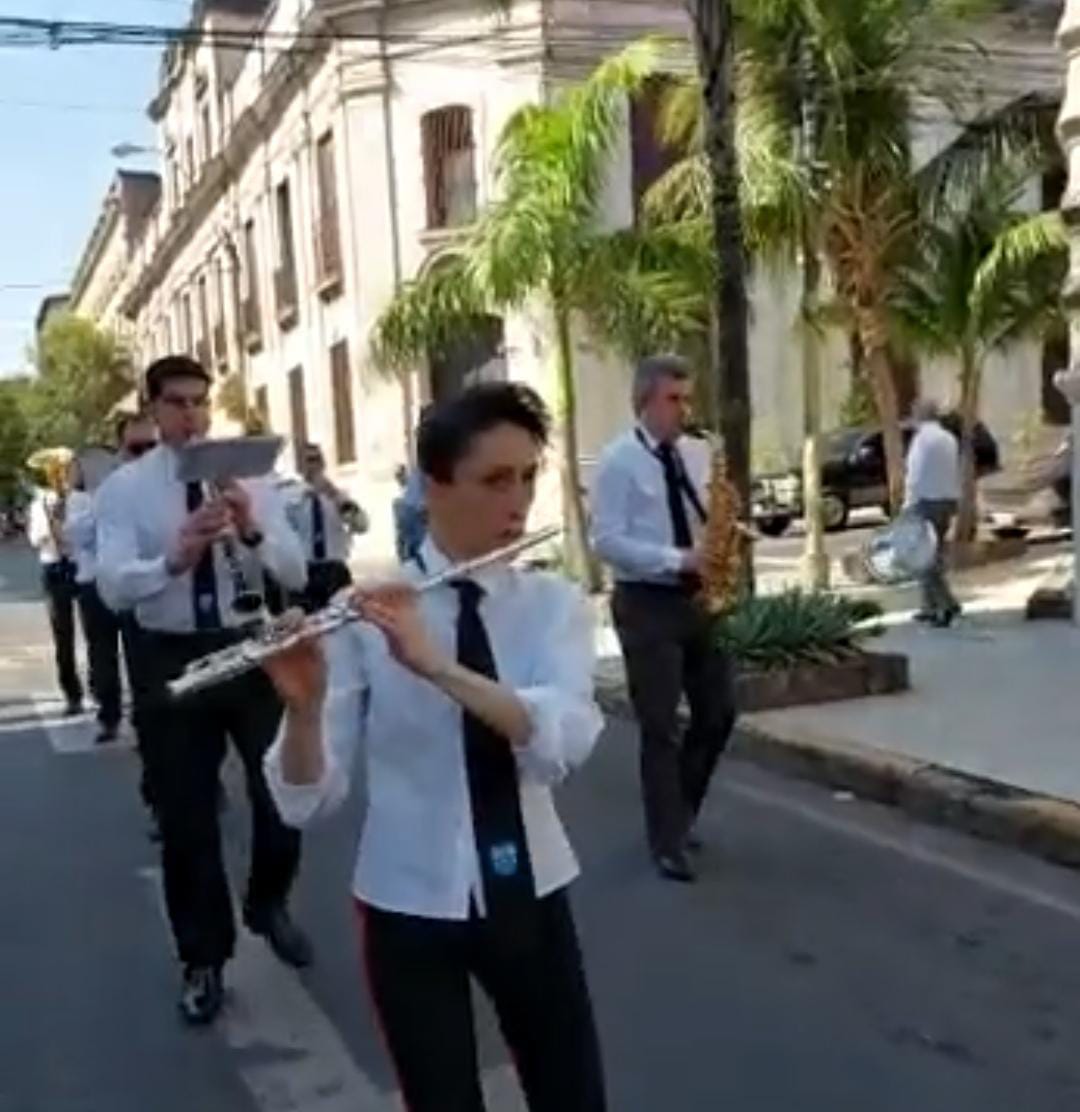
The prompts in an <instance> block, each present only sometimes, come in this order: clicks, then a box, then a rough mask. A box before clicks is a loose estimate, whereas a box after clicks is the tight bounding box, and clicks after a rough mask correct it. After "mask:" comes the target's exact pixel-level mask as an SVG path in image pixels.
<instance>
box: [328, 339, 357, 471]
mask: <svg viewBox="0 0 1080 1112" xmlns="http://www.w3.org/2000/svg"><path fill="white" fill-rule="evenodd" d="M330 385H331V390H332V393H333V398H334V443H335V445H336V447H337V461H338V463H354V462H355V461H356V422H355V420H354V417H353V396H352V377H351V375H350V373H349V344H348V341H346V340H340V341H339V342H338V343H336V344H334V346H333V347H332V348H331V349H330Z"/></svg>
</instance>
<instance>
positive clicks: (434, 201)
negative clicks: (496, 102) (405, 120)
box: [420, 104, 476, 229]
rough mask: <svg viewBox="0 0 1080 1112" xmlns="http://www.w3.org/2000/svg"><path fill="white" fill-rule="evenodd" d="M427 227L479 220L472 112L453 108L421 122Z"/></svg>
mask: <svg viewBox="0 0 1080 1112" xmlns="http://www.w3.org/2000/svg"><path fill="white" fill-rule="evenodd" d="M420 132H421V142H422V144H423V156H424V185H425V188H426V190H427V226H428V228H430V229H438V228H460V227H461V226H462V225H464V224H471V223H472V222H473V221H474V220H475V219H476V145H475V142H474V140H473V125H472V112H471V110H470V109H468V108H466V107H464V106H463V105H457V104H456V105H450V106H448V107H446V108H438V109H436V110H435V111H434V112H428V113H427V115H425V116H424V117H423V118H422V119H421V120H420Z"/></svg>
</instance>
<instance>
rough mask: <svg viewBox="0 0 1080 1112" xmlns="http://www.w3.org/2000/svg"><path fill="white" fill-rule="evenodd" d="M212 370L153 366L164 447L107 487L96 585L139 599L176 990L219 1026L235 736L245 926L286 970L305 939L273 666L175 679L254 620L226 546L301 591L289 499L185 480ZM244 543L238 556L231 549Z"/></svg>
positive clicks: (117, 598)
mask: <svg viewBox="0 0 1080 1112" xmlns="http://www.w3.org/2000/svg"><path fill="white" fill-rule="evenodd" d="M209 389H210V378H209V375H208V374H207V373H206V371H205V370H204V369H203V368H202V366H200V365H199V363H197V362H195V361H194V360H192V359H189V358H187V357H186V356H168V357H166V358H164V359H160V360H158V361H157V362H156V363H154V364H152V365H151V366H150V368H149V369H148V370H147V372H146V390H147V395H148V398H149V404H150V409H151V412H152V413H153V416H154V420H155V422H156V424H157V426H158V431H159V434H160V439H161V443H160V444H159V446H158V447H157V448H155V449H154V450H153V451H151V452H148V453H146V454H145V455H144V456H143V457H142V458H141V459H138V460H135V461H134V462H132V463H131V464H129V465H128V466H126V467H123V468H120V469H119V470H118V471H116V472H115V473H114V474H113V475H111V476H110V477H109V478H108V480H106V482H105V483H104V484H103V485H102V487H101V488H100V490H99V491H98V497H97V510H98V531H97V540H98V553H99V565H98V584H99V587H100V589H101V592H102V595H103V597H104V598H105V601H106V602H107V603H108V604H109V605H110V606H112V607H113V609H115V610H123V609H125V608H128V607H133V608H134V612H135V619H136V621H137V623H138V627H139V632H138V639H139V652H140V660H141V671H142V681H143V684H144V686H145V691H146V696H145V698H146V706H145V720H146V735H147V743H146V760H147V767H148V771H149V775H150V782H151V788H152V792H153V798H154V802H155V804H156V807H157V811H158V818H159V820H160V824H161V835H162V868H163V872H164V881H165V897H166V903H167V906H168V912H169V921H170V923H171V925H172V930H173V935H174V937H175V940H176V947H177V951H178V953H179V957H180V961H181V963H182V966H183V984H182V990H181V996H180V1002H179V1003H180V1010H181V1013H182V1015H183V1017H184V1019H185V1020H187V1021H188V1022H189V1023H193V1024H201V1023H208V1022H210V1021H211V1020H212V1019H213V1018H214V1017H215V1016H216V1015H217V1013H218V1011H219V1010H220V1008H221V1005H222V1001H223V992H224V989H223V980H222V969H223V967H224V965H225V963H226V961H227V960H228V958H229V957H230V956H231V954H232V951H233V946H234V941H235V926H234V923H233V914H232V905H231V902H230V897H229V888H228V883H227V880H226V875H225V869H224V866H223V864H222V858H221V845H220V835H219V830H218V782H219V781H218V773H219V769H220V767H221V763H222V760H223V758H224V756H225V747H226V742H227V740H231V741H232V743H233V744H234V745H235V747H236V749H237V751H238V752H239V755H240V758H241V760H242V762H243V764H244V769H245V772H246V774H247V786H248V796H249V799H250V802H251V810H252V822H253V834H252V851H251V853H252V860H251V872H250V878H249V882H248V889H247V895H246V899H245V901H244V921H245V923H246V925H247V926H248V928H249V929H251V930H252V931H254V932H255V933H256V934H260V935H262V936H264V937H265V939H266V940H267V942H268V943H269V945H270V946H271V948H272V949H273V950H274V952H275V953H276V954H277V955H278V956H279V957H280V958H281V959H282V960H283V961H285V962H287V963H288V964H290V965H293V966H297V967H300V966H303V965H306V964H308V963H309V962H310V960H311V947H310V944H309V942H308V940H307V938H306V937H305V936H304V934H303V933H302V932H301V931H300V929H299V928H298V927H297V926H296V925H295V924H294V923H293V921H292V919H291V917H290V916H289V913H288V908H287V900H288V896H289V891H290V889H291V887H292V883H293V880H294V878H295V875H296V871H297V867H298V864H299V860H300V838H299V835H298V833H297V832H296V831H295V830H293V829H291V828H289V827H286V826H285V825H284V824H283V823H282V821H281V819H280V818H279V816H278V814H277V811H276V810H275V808H274V804H273V801H272V800H271V798H270V795H269V792H268V790H267V786H266V782H265V779H264V776H263V770H262V760H263V756H264V755H265V752H266V750H267V748H268V747H269V745H270V743H271V742H272V740H273V738H274V735H275V733H276V732H277V729H278V724H279V722H280V718H281V703H280V701H279V700H278V699H277V697H276V695H275V693H274V689H273V686H272V685H271V683H270V682H269V680H267V678H266V677H265V675H263V674H262V673H259V672H253V673H250V674H248V675H246V676H242V677H239V678H237V679H235V680H234V681H232V682H231V683H229V684H226V685H224V686H222V687H220V688H218V689H216V690H214V691H211V692H207V693H204V694H202V695H200V696H199V697H195V698H192V699H190V700H189V701H184V702H170V701H169V699H168V697H167V695H166V693H165V684H166V682H167V681H168V680H170V679H172V678H175V677H176V676H177V675H179V674H180V673H181V672H182V671H183V669H184V667H185V665H186V664H187V663H188V662H190V661H192V660H194V659H196V658H198V657H201V656H204V655H205V654H207V653H208V652H212V651H216V650H218V649H221V648H223V647H225V646H226V645H229V644H233V643H234V642H236V641H237V640H239V639H240V638H241V637H242V636H243V634H242V632H241V629H240V628H239V627H241V626H242V625H243V624H244V623H247V622H250V619H251V615H250V614H249V613H246V612H241V610H240V609H239V607H238V606H237V605H236V603H238V602H239V601H240V599H239V594H240V585H238V583H237V577H236V575H235V574H234V568H232V567H230V566H228V565H230V564H231V563H232V561H231V560H230V559H229V558H228V553H227V552H226V551H225V543H224V542H225V541H226V538H229V543H230V544H231V545H232V547H233V549H235V550H236V551H235V552H234V555H236V558H237V559H239V560H241V561H242V562H243V563H244V564H245V565H246V566H254V567H255V568H257V567H258V566H259V565H261V566H262V567H265V568H266V569H268V570H269V571H271V572H272V573H273V574H274V576H275V578H276V579H277V580H278V581H279V582H281V583H282V584H284V585H285V586H286V587H288V588H290V589H293V590H300V589H302V588H303V585H304V574H305V567H304V558H303V552H302V551H301V549H300V544H299V541H298V540H297V537H296V534H295V533H294V532H293V530H292V528H291V527H290V526H289V524H288V521H287V520H286V518H285V512H284V506H283V504H282V502H281V500H280V497H279V496H278V495H277V493H276V492H275V491H274V489H273V488H272V486H271V485H270V484H269V483H267V482H266V481H264V480H253V481H244V482H235V481H234V482H228V483H225V484H223V485H222V486H221V487H220V489H218V490H216V492H208V491H207V490H204V488H203V484H202V483H198V482H190V483H187V484H185V483H183V482H181V481H180V480H179V479H178V478H177V477H176V475H177V462H178V461H177V453H178V451H179V450H180V449H181V448H183V446H184V445H185V444H187V443H189V442H190V441H193V440H196V439H199V438H202V437H203V436H205V435H206V432H207V429H208V426H209V423H210V411H209V405H210V403H209ZM237 553H238V555H237Z"/></svg>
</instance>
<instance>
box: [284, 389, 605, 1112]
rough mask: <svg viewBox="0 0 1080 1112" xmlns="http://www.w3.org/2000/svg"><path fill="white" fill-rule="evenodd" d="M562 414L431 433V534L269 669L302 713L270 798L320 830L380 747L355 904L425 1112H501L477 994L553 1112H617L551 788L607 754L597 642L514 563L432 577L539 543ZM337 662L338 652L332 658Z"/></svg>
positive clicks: (379, 998)
mask: <svg viewBox="0 0 1080 1112" xmlns="http://www.w3.org/2000/svg"><path fill="white" fill-rule="evenodd" d="M548 426H549V420H548V415H547V413H546V411H545V409H544V407H543V403H542V402H541V401H540V399H539V398H538V397H537V396H536V395H535V394H534V393H533V392H532V391H531V390H529V389H528V388H527V387H524V386H522V385H520V384H516V383H505V382H503V383H485V384H481V385H477V386H474V387H471V388H470V389H468V390H466V391H465V392H464V393H462V394H460V395H459V396H457V397H456V398H454V399H452V400H450V401H448V402H445V403H442V404H440V405H438V406H436V407H434V408H433V409H432V410H430V411H429V412H428V414H427V415H426V416H425V418H424V420H423V423H422V424H421V427H420V431H419V460H420V466H421V468H422V469H423V473H424V476H425V485H426V494H427V502H428V508H429V511H430V518H429V524H430V531H429V534H428V536H427V538H426V539H425V541H424V543H423V545H422V546H421V548H420V550H419V552H418V553H417V554H416V556H415V558H414V559H413V560H412V561H411V562H410V563H409V564H408V565H406V567H405V569H404V571H403V575H404V576H405V578H404V579H403V580H402V581H401V582H399V583H397V584H394V585H390V586H389V587H386V588H382V589H378V588H371V589H365V588H364V587H360V588H358V589H357V590H356V592H355V593H354V594H353V596H352V597H353V605H354V606H356V607H357V608H358V609H359V610H360V611H361V613H362V615H363V617H364V619H365V621H364V622H363V623H361V624H358V625H352V626H347V627H344V628H342V629H340V630H338V631H337V632H336V633H334V634H332V635H331V636H330V637H329V638H328V639H327V640H326V641H325V642H324V644H323V646H320V645H319V643H318V642H315V641H313V640H308V641H305V642H301V643H300V644H299V645H298V646H296V647H294V648H293V649H291V650H288V651H287V652H286V653H283V654H282V655H280V656H278V657H276V658H271V659H270V660H269V661H267V662H266V664H265V665H264V666H265V667H266V668H267V670H268V671H269V672H270V674H271V676H272V677H273V679H274V682H275V684H276V685H277V687H278V690H279V692H280V693H281V696H282V698H283V699H284V701H285V706H286V713H285V722H284V724H283V728H282V732H281V735H280V737H279V739H278V741H277V742H276V743H275V745H274V747H273V748H272V749H271V751H270V753H269V755H268V756H267V761H266V768H267V776H268V780H269V783H270V787H271V791H272V792H273V794H274V798H275V799H276V800H277V802H278V806H279V808H280V809H281V813H282V814H283V815H284V816H285V818H286V820H287V821H289V822H291V823H295V824H296V825H298V826H302V825H304V824H306V823H307V822H308V821H310V820H311V819H312V818H313V817H315V816H316V815H317V814H318V813H320V812H325V811H329V810H331V809H332V808H334V807H335V806H338V805H340V804H341V802H342V801H343V800H344V798H345V797H346V796H347V794H348V791H349V781H350V766H351V765H352V763H353V760H354V757H355V756H356V754H357V752H358V751H361V750H362V751H363V754H364V759H365V763H366V768H367V780H366V783H367V797H368V805H367V813H366V820H365V824H364V828H363V832H362V834H361V837H360V846H359V852H358V858H357V862H356V869H355V873H354V878H353V892H354V894H355V898H356V901H357V907H358V911H359V917H360V920H361V924H362V934H363V949H364V954H365V957H366V967H367V972H368V985H369V988H370V990H371V993H372V996H373V999H374V1004H375V1008H376V1010H377V1012H378V1015H379V1019H380V1021H381V1027H382V1029H383V1032H384V1034H385V1036H386V1041H387V1045H388V1048H389V1051H390V1055H391V1057H392V1059H393V1062H394V1065H395V1067H396V1069H397V1073H398V1077H399V1080H400V1084H401V1090H402V1094H403V1098H404V1103H405V1105H406V1106H407V1107H408V1108H409V1109H410V1112H482V1110H483V1108H484V1101H483V1096H482V1094H481V1089H480V1080H479V1077H478V1069H477V1058H476V1034H475V1030H474V1024H473V1012H472V1002H471V998H470V982H471V981H472V980H475V981H476V982H478V983H479V985H480V986H481V987H482V989H483V990H484V991H485V992H486V993H487V995H488V996H489V997H490V998H491V1000H492V1001H493V1003H494V1006H495V1010H496V1013H497V1015H498V1017H499V1021H500V1025H501V1028H502V1033H503V1035H504V1037H505V1039H506V1041H507V1043H508V1044H509V1047H510V1050H511V1052H512V1057H513V1060H514V1062H515V1064H516V1066H517V1069H518V1073H519V1075H520V1077H521V1081H522V1087H523V1089H524V1091H525V1094H526V1097H527V1100H528V1106H529V1108H530V1109H531V1110H532V1112H600V1110H602V1109H603V1108H604V1106H605V1105H604V1092H603V1078H602V1071H601V1062H600V1053H599V1046H598V1040H597V1035H596V1030H595V1027H594V1023H593V1017H592V1008H591V1004H590V1000H589V994H588V989H587V986H586V981H585V975H584V971H583V967H582V959H581V953H580V950H579V946H578V941H577V937H576V932H575V928H574V922H573V917H572V915H571V909H570V901H569V898H568V893H567V887H568V885H569V883H570V882H571V880H572V879H573V878H574V876H575V874H576V873H577V865H576V863H575V860H574V856H573V853H572V851H571V849H570V845H569V843H568V841H567V838H566V835H565V833H564V831H563V828H562V825H561V823H560V822H559V819H558V816H557V814H556V811H555V807H554V804H553V801H552V796H551V790H552V788H553V787H554V786H555V785H556V784H557V783H558V782H559V781H561V780H562V779H563V778H564V777H565V776H566V775H567V774H568V773H569V772H570V771H571V770H572V769H573V768H575V767H576V766H578V765H580V764H581V763H582V762H583V761H584V760H585V758H586V757H587V756H588V754H589V752H590V751H591V749H592V747H593V744H594V743H595V740H596V737H597V735H598V733H599V731H600V728H601V724H602V721H601V717H600V714H599V711H598V710H597V707H596V705H595V703H594V701H593V693H592V665H593V652H594V647H593V632H592V624H591V621H590V617H589V611H588V608H587V605H586V602H585V600H584V598H583V597H582V596H581V594H580V593H579V592H578V591H577V590H576V589H575V588H574V587H572V586H571V585H570V584H569V583H567V582H566V581H565V580H563V579H561V578H558V577H555V576H551V575H547V574H541V573H531V572H522V571H516V570H513V569H511V568H510V567H507V566H506V565H499V566H495V567H492V568H489V569H486V570H483V571H477V572H474V573H473V574H472V575H469V576H462V577H459V578H456V579H452V580H450V581H449V582H447V583H445V584H444V585H443V586H440V587H437V588H434V589H432V590H430V591H425V592H424V593H423V594H419V593H417V591H416V590H415V589H414V587H413V586H412V585H413V584H415V583H417V582H418V581H420V580H421V579H422V578H423V577H424V576H426V575H433V574H437V573H441V572H444V571H445V570H446V569H448V568H449V567H451V566H452V565H454V564H455V563H459V562H461V561H463V560H468V559H470V558H472V557H477V556H480V555H483V554H485V553H490V552H493V551H494V550H496V549H498V548H500V547H502V546H504V545H506V544H507V543H509V542H511V541H513V540H514V539H515V538H518V537H520V536H521V535H522V533H523V531H524V529H525V525H526V518H527V516H528V512H529V508H530V506H531V504H532V501H533V495H534V489H535V483H536V476H537V471H538V468H539V465H540V456H541V452H542V450H543V448H544V446H545V444H546V442H547V437H548ZM324 653H325V655H324Z"/></svg>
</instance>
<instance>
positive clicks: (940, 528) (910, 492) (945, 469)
mask: <svg viewBox="0 0 1080 1112" xmlns="http://www.w3.org/2000/svg"><path fill="white" fill-rule="evenodd" d="M914 416H915V419H916V421H917V422H918V429H917V431H916V433H915V436H914V437H913V438H912V441H911V445H910V447H909V448H908V455H907V475H906V479H905V488H904V489H905V496H904V505H905V507H906V508H908V509H911V510H913V511H914V512H915V513H917V514H918V515H919V516H920V517H922V518H924V519H925V520H926V521H928V522H929V523H930V525H931V526H932V527H933V529H934V533H935V535H936V536H937V541H938V547H937V553H936V556H935V559H934V562H933V564H932V565H931V566H930V568H929V569H928V570H927V572H926V574H925V575H924V576H923V578H922V593H923V608H922V610H921V611H920V612H919V614H918V615H916V616H917V618H918V619H919V620H920V621H925V622H930V623H931V624H932V625H935V626H938V627H941V628H944V627H946V626H949V625H951V624H952V622H953V619H954V618H956V617H957V615H959V613H960V604H959V603H958V602H957V601H956V598H955V596H954V595H953V593H952V590H951V588H950V587H949V581H948V579H947V578H946V576H945V541H946V539H947V538H948V535H949V528H950V526H951V525H952V520H953V517H954V516H955V514H956V508H957V504H958V503H959V500H960V447H959V444H958V443H957V440H956V437H955V436H953V434H952V433H951V432H949V430H948V429H946V428H945V427H944V426H943V425H942V423H941V412H940V410H939V408H938V406H937V403H936V402H934V401H931V400H930V399H922V400H920V401H918V402H917V403H916V404H915V408H914Z"/></svg>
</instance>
